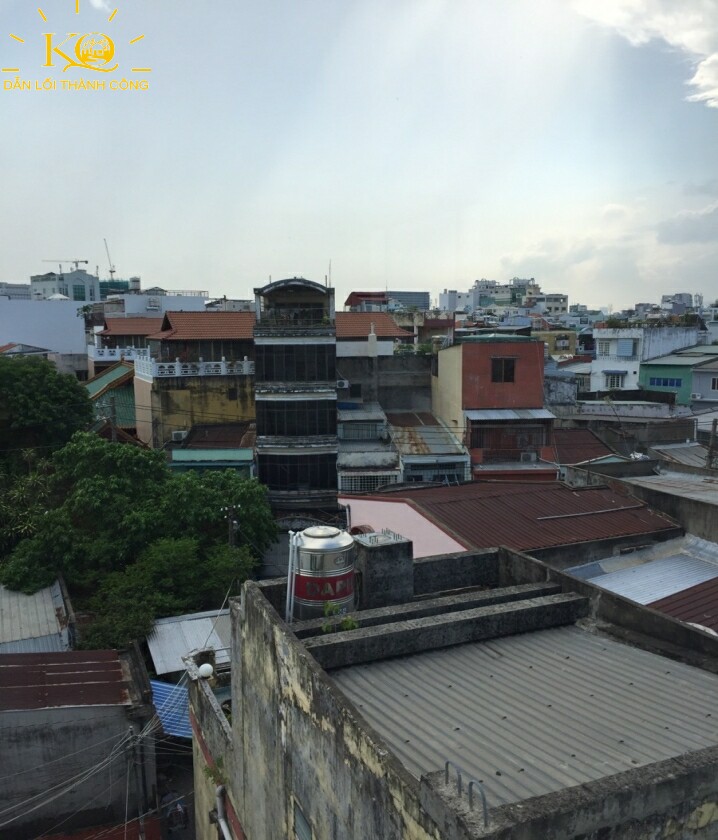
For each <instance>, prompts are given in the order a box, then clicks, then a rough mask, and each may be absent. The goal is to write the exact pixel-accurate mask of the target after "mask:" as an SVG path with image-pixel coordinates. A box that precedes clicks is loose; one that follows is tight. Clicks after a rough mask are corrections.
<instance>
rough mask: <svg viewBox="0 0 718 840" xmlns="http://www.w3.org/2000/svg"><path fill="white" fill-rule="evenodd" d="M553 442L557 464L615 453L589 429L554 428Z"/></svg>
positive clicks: (581, 461) (577, 462)
mask: <svg viewBox="0 0 718 840" xmlns="http://www.w3.org/2000/svg"><path fill="white" fill-rule="evenodd" d="M553 442H554V449H555V451H556V462H557V463H558V464H581V463H583V462H585V461H592V460H593V459H594V458H604V457H606V456H607V455H614V454H615V453H614V451H613V450H612V449H611V447H610V446H607V445H606V444H605V443H604V442H603V441H602V440H601V439H600V438H599V437H598V436H597V435H595V434H594V433H593V432H592V431H591V430H590V429H554V430H553Z"/></svg>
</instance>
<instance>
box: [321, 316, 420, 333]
mask: <svg viewBox="0 0 718 840" xmlns="http://www.w3.org/2000/svg"><path fill="white" fill-rule="evenodd" d="M372 324H374V332H375V333H376V335H377V337H378V338H412V334H411V333H410V332H407V331H406V330H403V329H402V328H401V327H400V326H398V325H397V323H396V321H395V320H394V319H393V318H392V317H391V315H389V314H388V313H387V312H337V313H336V327H337V338H340V339H341V338H359V339H361V338H366V337H367V336H368V335H369V333H370V331H371V325H372Z"/></svg>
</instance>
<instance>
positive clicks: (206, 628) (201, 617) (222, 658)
mask: <svg viewBox="0 0 718 840" xmlns="http://www.w3.org/2000/svg"><path fill="white" fill-rule="evenodd" d="M218 615H219V618H218V617H217V616H218ZM215 621H216V623H215ZM213 625H214V629H212V628H213ZM231 643H232V629H231V626H230V621H229V610H221V611H220V612H219V614H218V613H217V611H216V610H214V611H210V612H201V613H191V614H189V615H178V616H172V617H170V618H160V619H158V620H157V621H156V622H155V626H154V629H153V630H152V632H151V633H150V635H149V636H148V637H147V644H148V646H149V649H150V656H151V657H152V662H153V663H154V666H155V673H156V674H171V673H174V672H175V671H184V669H185V664H184V662H183V661H182V657H184V656H187V654H188V653H189V652H190V651H192V650H200V649H202V648H214V649H215V651H216V652H217V655H216V662H217V664H218V665H224V664H226V663H227V662H229V658H230V657H229V647H230V645H231Z"/></svg>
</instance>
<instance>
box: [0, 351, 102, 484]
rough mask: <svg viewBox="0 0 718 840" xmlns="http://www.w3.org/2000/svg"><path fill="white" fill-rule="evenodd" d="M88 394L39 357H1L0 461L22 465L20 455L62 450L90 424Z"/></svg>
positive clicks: (90, 415)
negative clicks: (27, 451) (25, 451)
mask: <svg viewBox="0 0 718 840" xmlns="http://www.w3.org/2000/svg"><path fill="white" fill-rule="evenodd" d="M92 416H93V411H92V403H91V401H90V398H89V396H88V394H87V389H86V388H85V387H84V386H83V385H82V384H81V383H80V382H78V381H77V379H76V378H75V377H74V376H72V375H71V374H64V373H58V372H57V369H56V368H55V366H54V365H53V364H51V363H50V362H48V361H46V360H45V359H39V358H37V357H22V358H19V359H8V358H2V357H0V441H2V444H0V459H1V460H2V461H3V462H4V463H5V464H6V467H7V466H9V467H10V468H12V469H20V468H21V466H22V461H23V458H22V455H21V454H20V453H21V450H22V449H25V448H29V447H40V448H42V449H44V450H46V451H47V452H50V450H51V449H52V448H54V447H59V446H62V445H63V444H65V443H67V441H68V440H69V439H70V438H71V437H72V435H73V434H74V433H75V432H76V431H79V430H81V429H85V428H87V427H88V425H89V424H90V422H91V421H92Z"/></svg>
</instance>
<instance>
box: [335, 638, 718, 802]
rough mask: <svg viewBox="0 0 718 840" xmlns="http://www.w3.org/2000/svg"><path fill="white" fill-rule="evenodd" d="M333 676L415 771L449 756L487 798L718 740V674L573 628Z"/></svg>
mask: <svg viewBox="0 0 718 840" xmlns="http://www.w3.org/2000/svg"><path fill="white" fill-rule="evenodd" d="M331 676H332V677H333V679H334V680H335V681H336V682H337V684H338V685H339V687H340V688H341V689H342V690H343V691H344V692H345V693H346V694H347V695H348V697H349V698H350V699H351V700H352V701H353V702H354V703H355V704H356V705H357V706H358V708H359V710H360V711H361V712H362V714H363V715H364V716H365V717H366V719H367V721H368V722H369V723H370V724H371V725H372V726H373V727H374V728H375V729H376V730H377V731H378V732H379V733H380V734H381V735H382V736H383V737H384V738H385V740H386V741H387V743H388V744H389V746H390V747H391V748H392V750H393V751H394V752H395V753H396V755H397V756H398V757H399V759H400V760H401V761H402V762H403V763H404V765H405V766H406V767H407V768H408V769H409V770H410V771H411V772H412V773H413V774H415V775H416V776H420V775H421V774H422V773H426V772H431V771H434V770H440V769H441V770H443V767H444V761H445V760H447V759H451V760H452V761H454V762H455V763H456V764H458V765H459V767H461V769H462V770H463V771H464V772H465V774H466V776H468V777H473V778H475V779H477V780H478V781H481V782H482V783H483V784H484V786H485V788H486V795H487V798H488V802H489V807H493V806H496V805H500V804H505V803H509V802H517V801H521V800H523V799H526V798H528V797H531V796H540V795H542V794H546V793H550V792H553V791H557V790H561V789H563V788H566V787H570V786H573V785H579V784H584V783H585V782H588V781H592V780H595V779H600V778H603V777H605V776H609V775H612V774H614V773H620V772H622V771H625V770H633V769H635V768H636V767H640V766H642V765H646V764H650V763H653V762H656V761H661V760H664V759H667V758H671V757H675V756H678V755H682V754H683V753H686V752H690V751H694V750H699V749H702V748H704V747H708V746H712V745H714V744H716V743H718V717H717V715H718V701H717V700H716V697H717V696H718V677H716V676H715V675H713V674H710V673H708V672H705V671H701V670H699V669H697V668H692V667H689V666H687V665H683V664H681V663H677V662H673V661H669V660H666V659H664V658H663V657H660V656H657V655H655V654H652V653H648V652H646V651H643V650H638V649H636V648H632V647H629V646H627V645H623V644H620V643H619V642H616V641H613V640H611V639H608V638H603V637H600V636H596V635H592V634H590V633H588V632H586V631H583V630H580V629H578V628H576V627H565V628H560V629H555V630H544V631H539V632H534V633H523V634H520V635H516V636H510V637H507V638H502V639H496V640H492V641H489V642H479V643H475V644H467V645H459V646H456V647H451V648H446V649H443V650H438V651H432V652H428V653H422V654H417V655H416V656H410V657H404V658H399V659H393V660H384V661H381V662H375V663H371V664H368V665H362V666H354V667H351V668H346V669H343V670H340V671H335V672H333V673H332V675H331ZM686 698H690V702H687V699H686ZM466 776H465V777H464V778H465V779H466Z"/></svg>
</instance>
